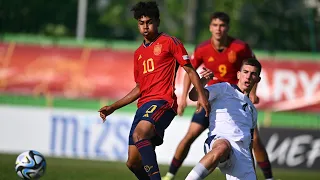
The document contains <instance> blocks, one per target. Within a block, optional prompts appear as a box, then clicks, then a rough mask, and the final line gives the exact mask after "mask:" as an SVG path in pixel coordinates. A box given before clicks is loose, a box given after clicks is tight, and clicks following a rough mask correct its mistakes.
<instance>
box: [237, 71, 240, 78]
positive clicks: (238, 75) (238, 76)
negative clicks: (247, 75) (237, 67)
mask: <svg viewBox="0 0 320 180" xmlns="http://www.w3.org/2000/svg"><path fill="white" fill-rule="evenodd" d="M237 79H240V71H238V72H237Z"/></svg>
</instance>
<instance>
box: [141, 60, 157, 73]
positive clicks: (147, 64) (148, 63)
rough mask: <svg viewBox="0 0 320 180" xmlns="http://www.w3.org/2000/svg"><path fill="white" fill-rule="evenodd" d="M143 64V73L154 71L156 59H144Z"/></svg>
mask: <svg viewBox="0 0 320 180" xmlns="http://www.w3.org/2000/svg"><path fill="white" fill-rule="evenodd" d="M142 65H143V74H145V73H147V72H152V71H153V70H154V61H153V59H152V58H149V59H147V60H144V61H143V63H142Z"/></svg>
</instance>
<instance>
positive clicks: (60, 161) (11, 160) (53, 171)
mask: <svg viewBox="0 0 320 180" xmlns="http://www.w3.org/2000/svg"><path fill="white" fill-rule="evenodd" d="M16 157H17V155H12V154H10V155H9V154H0V180H15V179H16V180H18V179H19V178H18V176H17V175H16V173H15V171H14V166H15V159H16ZM46 160H47V171H46V173H45V175H44V177H43V178H41V180H131V179H136V178H135V176H134V175H133V174H132V173H131V172H130V171H129V170H128V169H127V167H126V165H125V163H124V162H109V161H95V160H79V159H78V160H76V159H64V158H51V157H46ZM191 169H192V167H186V166H183V167H182V168H181V169H180V171H179V172H178V174H177V177H176V179H175V180H183V179H184V178H185V177H186V176H187V174H188V173H189V172H190V170H191ZM160 170H161V173H162V175H164V174H165V173H166V171H167V170H168V166H163V165H162V166H160ZM257 171H258V179H261V180H262V179H264V178H263V176H262V174H261V171H260V170H259V169H258V170H257ZM274 175H275V176H276V179H281V180H301V179H303V180H318V179H319V178H320V172H316V171H303V170H287V169H286V170H284V169H274ZM206 179H214V180H222V179H225V177H224V175H222V174H221V172H220V171H219V170H216V171H214V172H213V173H212V174H211V175H210V176H209V177H207V178H206Z"/></svg>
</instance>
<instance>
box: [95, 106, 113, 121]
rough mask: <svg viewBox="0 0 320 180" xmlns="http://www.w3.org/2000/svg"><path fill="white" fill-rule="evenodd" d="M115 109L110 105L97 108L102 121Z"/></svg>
mask: <svg viewBox="0 0 320 180" xmlns="http://www.w3.org/2000/svg"><path fill="white" fill-rule="evenodd" d="M114 111H115V109H114V108H113V107H112V106H103V107H102V108H100V109H99V111H98V112H99V113H100V117H101V119H102V121H103V122H105V121H106V117H107V116H109V115H110V114H112V113H113V112H114Z"/></svg>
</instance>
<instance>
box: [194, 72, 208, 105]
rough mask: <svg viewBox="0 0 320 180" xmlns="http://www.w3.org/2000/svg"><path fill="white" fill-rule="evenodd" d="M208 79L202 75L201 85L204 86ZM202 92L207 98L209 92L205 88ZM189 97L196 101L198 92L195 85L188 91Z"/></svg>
mask: <svg viewBox="0 0 320 180" xmlns="http://www.w3.org/2000/svg"><path fill="white" fill-rule="evenodd" d="M208 81H209V79H207V78H205V77H202V78H201V79H200V82H201V85H202V86H203V87H204V86H205V85H206V84H207V83H208ZM204 93H205V95H206V98H207V99H208V98H209V92H208V90H207V89H204ZM189 98H190V100H191V101H198V92H197V89H196V88H195V87H193V88H192V89H191V91H190V93H189Z"/></svg>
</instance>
